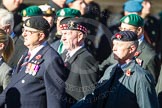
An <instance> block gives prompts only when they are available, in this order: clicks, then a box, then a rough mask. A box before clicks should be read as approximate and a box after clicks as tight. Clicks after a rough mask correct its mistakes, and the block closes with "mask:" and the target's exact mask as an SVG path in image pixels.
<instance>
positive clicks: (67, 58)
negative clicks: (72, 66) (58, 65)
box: [64, 52, 70, 62]
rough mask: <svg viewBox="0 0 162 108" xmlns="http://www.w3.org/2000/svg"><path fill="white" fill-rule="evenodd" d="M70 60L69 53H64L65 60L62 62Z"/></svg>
mask: <svg viewBox="0 0 162 108" xmlns="http://www.w3.org/2000/svg"><path fill="white" fill-rule="evenodd" d="M69 59H70V53H68V52H67V53H66V58H65V60H64V62H67V61H68V60H69Z"/></svg>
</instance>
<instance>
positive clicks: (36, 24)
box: [24, 16, 50, 31]
mask: <svg viewBox="0 0 162 108" xmlns="http://www.w3.org/2000/svg"><path fill="white" fill-rule="evenodd" d="M24 26H26V27H29V28H34V29H37V30H42V31H47V30H48V29H49V28H50V25H49V23H48V21H47V20H46V19H44V18H43V17H42V16H33V17H31V18H29V19H27V20H25V22H24Z"/></svg>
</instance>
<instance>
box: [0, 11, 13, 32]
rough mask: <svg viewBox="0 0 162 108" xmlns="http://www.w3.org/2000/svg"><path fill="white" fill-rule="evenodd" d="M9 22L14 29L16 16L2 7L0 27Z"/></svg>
mask: <svg viewBox="0 0 162 108" xmlns="http://www.w3.org/2000/svg"><path fill="white" fill-rule="evenodd" d="M7 24H10V26H11V31H12V30H13V27H14V16H13V14H12V13H11V12H9V11H8V10H6V9H3V8H0V27H4V26H6V25H7Z"/></svg>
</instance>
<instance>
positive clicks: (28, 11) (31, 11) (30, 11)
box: [21, 5, 43, 17]
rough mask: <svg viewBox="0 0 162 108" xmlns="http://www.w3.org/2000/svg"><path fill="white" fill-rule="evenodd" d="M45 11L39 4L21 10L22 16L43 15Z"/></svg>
mask: <svg viewBox="0 0 162 108" xmlns="http://www.w3.org/2000/svg"><path fill="white" fill-rule="evenodd" d="M42 14H43V12H42V11H41V9H40V8H39V7H38V6H35V5H34V6H29V7H27V8H25V9H23V10H22V11H21V16H22V17H26V16H29V17H30V16H39V15H42Z"/></svg>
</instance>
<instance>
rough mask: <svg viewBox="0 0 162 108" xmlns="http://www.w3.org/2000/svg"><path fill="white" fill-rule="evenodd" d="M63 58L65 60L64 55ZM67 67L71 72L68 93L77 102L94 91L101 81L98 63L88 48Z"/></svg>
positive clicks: (67, 86)
mask: <svg viewBox="0 0 162 108" xmlns="http://www.w3.org/2000/svg"><path fill="white" fill-rule="evenodd" d="M62 58H63V59H65V54H64V53H63V54H62ZM65 65H66V66H67V67H68V69H69V70H70V73H69V76H68V79H67V81H66V93H67V94H68V95H69V96H70V97H72V100H74V102H75V100H76V101H77V100H79V99H81V98H83V97H84V96H86V95H87V94H89V93H91V92H92V91H93V90H94V88H95V84H96V82H97V81H98V80H99V78H98V77H99V76H98V63H97V62H96V60H95V59H94V57H93V56H92V55H91V54H90V53H89V52H88V51H87V49H86V48H81V49H79V50H78V51H77V52H76V53H75V54H74V55H73V56H72V57H71V58H70V59H69V60H68V61H67V62H66V63H65Z"/></svg>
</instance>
